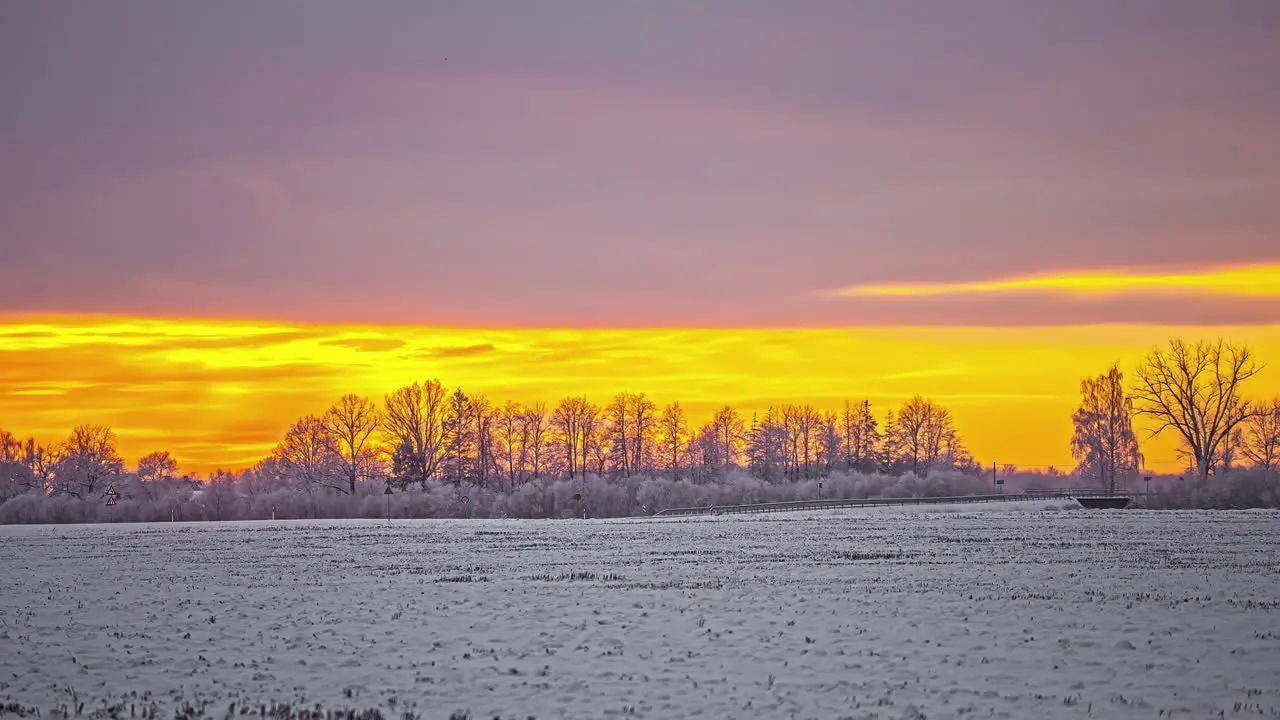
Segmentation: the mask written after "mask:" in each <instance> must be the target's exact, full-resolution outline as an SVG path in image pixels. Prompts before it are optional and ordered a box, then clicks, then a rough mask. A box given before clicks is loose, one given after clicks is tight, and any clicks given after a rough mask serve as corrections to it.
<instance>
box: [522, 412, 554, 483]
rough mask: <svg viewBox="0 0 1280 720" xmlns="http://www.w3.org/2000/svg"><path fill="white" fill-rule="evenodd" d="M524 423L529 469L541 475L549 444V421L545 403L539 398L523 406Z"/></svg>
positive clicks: (535, 475) (534, 474) (535, 474)
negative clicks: (531, 403) (525, 406)
mask: <svg viewBox="0 0 1280 720" xmlns="http://www.w3.org/2000/svg"><path fill="white" fill-rule="evenodd" d="M524 423H525V428H526V430H525V431H526V432H527V433H528V438H529V440H528V447H529V470H530V471H531V472H532V473H533V477H535V478H538V477H542V473H543V472H544V471H545V470H546V463H547V458H548V456H549V455H550V453H549V452H548V450H549V449H550V445H551V442H550V440H551V423H549V422H547V404H546V403H545V402H543V401H541V400H539V401H538V402H536V403H534V404H533V405H530V406H529V407H527V408H525V412H524Z"/></svg>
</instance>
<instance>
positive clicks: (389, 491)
mask: <svg viewBox="0 0 1280 720" xmlns="http://www.w3.org/2000/svg"><path fill="white" fill-rule="evenodd" d="M382 494H383V495H386V496H387V524H388V525H390V524H391V485H390V483H388V484H387V489H386V490H383V491H382Z"/></svg>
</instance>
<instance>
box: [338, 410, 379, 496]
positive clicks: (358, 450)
mask: <svg viewBox="0 0 1280 720" xmlns="http://www.w3.org/2000/svg"><path fill="white" fill-rule="evenodd" d="M324 423H325V427H326V428H327V429H328V431H329V434H330V435H331V436H333V439H334V441H335V442H336V443H337V451H338V459H339V461H340V462H341V464H342V473H343V475H345V476H346V478H347V491H348V492H349V493H350V494H352V495H354V494H355V493H356V481H357V480H358V479H359V478H360V476H361V474H364V473H365V470H366V468H365V466H364V463H365V461H366V459H367V456H368V454H367V453H366V450H367V449H368V445H369V438H370V437H372V436H373V433H374V432H376V431H377V429H378V424H379V417H378V406H376V405H374V404H373V402H372V401H371V400H369V398H364V397H360V396H359V395H355V394H353V393H347V394H346V395H343V396H342V397H340V398H338V401H337V402H336V403H334V404H333V406H332V407H330V408H329V410H328V412H326V413H325V414H324Z"/></svg>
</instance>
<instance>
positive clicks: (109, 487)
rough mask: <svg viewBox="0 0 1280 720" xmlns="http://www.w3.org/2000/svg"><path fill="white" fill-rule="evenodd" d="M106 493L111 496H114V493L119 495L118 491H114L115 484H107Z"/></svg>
mask: <svg viewBox="0 0 1280 720" xmlns="http://www.w3.org/2000/svg"><path fill="white" fill-rule="evenodd" d="M107 494H108V495H111V496H113V497H114V496H116V495H119V494H120V493H118V492H116V486H115V485H110V486H108V487H107Z"/></svg>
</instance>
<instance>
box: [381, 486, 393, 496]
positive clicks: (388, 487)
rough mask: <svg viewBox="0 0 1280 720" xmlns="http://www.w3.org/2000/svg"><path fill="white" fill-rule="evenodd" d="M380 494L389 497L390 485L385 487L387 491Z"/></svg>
mask: <svg viewBox="0 0 1280 720" xmlns="http://www.w3.org/2000/svg"><path fill="white" fill-rule="evenodd" d="M382 494H383V495H390V494H391V486H390V485H388V486H387V489H386V490H383V491H382Z"/></svg>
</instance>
